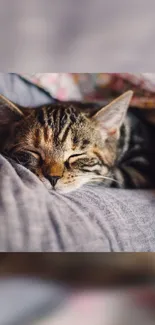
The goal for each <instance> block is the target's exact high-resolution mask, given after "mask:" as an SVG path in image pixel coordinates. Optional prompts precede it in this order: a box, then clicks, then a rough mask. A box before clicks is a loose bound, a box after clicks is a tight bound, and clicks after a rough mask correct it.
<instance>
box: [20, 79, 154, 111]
mask: <svg viewBox="0 0 155 325" xmlns="http://www.w3.org/2000/svg"><path fill="white" fill-rule="evenodd" d="M22 76H23V77H24V78H25V79H26V80H29V81H31V82H32V83H33V84H36V85H39V86H40V87H42V88H44V89H46V90H48V92H49V93H50V94H51V95H52V96H54V97H56V98H58V99H59V100H83V101H91V100H93V101H97V100H100V101H108V102H110V100H112V99H113V98H115V97H116V96H119V95H121V94H122V93H123V92H125V91H127V90H131V89H132V90H133V91H134V96H133V98H132V99H131V102H130V105H131V106H134V107H139V108H148V109H150V108H151V109H152V108H153V109H155V74H154V73H33V74H23V75H22Z"/></svg>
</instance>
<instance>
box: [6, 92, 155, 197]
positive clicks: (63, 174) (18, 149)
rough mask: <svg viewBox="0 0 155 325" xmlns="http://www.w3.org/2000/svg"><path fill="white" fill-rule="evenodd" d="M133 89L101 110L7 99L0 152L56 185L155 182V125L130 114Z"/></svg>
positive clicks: (126, 185)
mask: <svg viewBox="0 0 155 325" xmlns="http://www.w3.org/2000/svg"><path fill="white" fill-rule="evenodd" d="M131 96H132V92H131V91H129V92H127V93H125V94H123V95H122V96H120V97H119V98H118V99H116V100H115V101H113V102H112V103H111V104H109V105H108V106H106V107H104V108H102V109H100V110H99V111H98V112H97V113H95V114H94V113H91V114H88V111H87V112H86V111H83V109H82V107H80V106H79V105H78V104H77V105H76V104H73V105H71V103H55V104H51V105H48V106H44V107H38V108H35V109H32V108H21V107H17V106H15V105H14V104H13V103H11V102H10V101H8V100H6V99H4V98H3V97H2V98H1V102H0V134H1V137H0V152H1V153H2V154H4V155H5V156H6V157H8V158H12V159H14V160H16V161H17V162H18V163H20V164H22V165H24V166H25V167H26V168H28V169H30V170H31V171H32V172H33V173H35V174H36V175H37V176H38V177H39V178H40V179H41V180H42V181H43V182H44V184H45V186H46V187H47V188H48V189H49V190H51V189H55V190H58V191H60V192H61V191H63V192H64V191H65V192H67V191H71V190H74V189H76V188H78V187H80V186H82V185H83V184H85V183H96V182H97V183H103V185H105V186H113V187H119V188H152V187H154V185H155V168H154V166H155V146H154V143H153V142H154V138H155V128H154V126H151V125H149V124H147V122H143V121H142V120H141V118H139V117H136V113H134V114H132V113H130V111H129V113H128V114H126V112H127V109H128V106H129V102H130V99H131Z"/></svg>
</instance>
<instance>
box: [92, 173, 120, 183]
mask: <svg viewBox="0 0 155 325" xmlns="http://www.w3.org/2000/svg"><path fill="white" fill-rule="evenodd" d="M99 178H100V179H107V180H110V181H112V182H116V183H118V184H120V185H121V183H120V182H118V181H117V180H116V179H114V178H112V177H108V176H102V175H99V176H97V177H95V178H93V179H96V180H98V179H99Z"/></svg>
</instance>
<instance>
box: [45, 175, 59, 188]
mask: <svg viewBox="0 0 155 325" xmlns="http://www.w3.org/2000/svg"><path fill="white" fill-rule="evenodd" d="M60 178H61V177H60V176H48V179H49V181H50V183H51V185H52V186H53V187H54V186H55V185H56V183H57V181H58V179H60Z"/></svg>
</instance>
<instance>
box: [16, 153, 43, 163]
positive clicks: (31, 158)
mask: <svg viewBox="0 0 155 325" xmlns="http://www.w3.org/2000/svg"><path fill="white" fill-rule="evenodd" d="M13 158H14V159H15V160H16V161H17V162H18V163H20V164H22V165H25V166H26V165H28V164H33V165H36V164H38V163H39V161H41V157H40V155H39V154H38V153H36V152H34V151H19V152H16V153H14V154H13Z"/></svg>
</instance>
